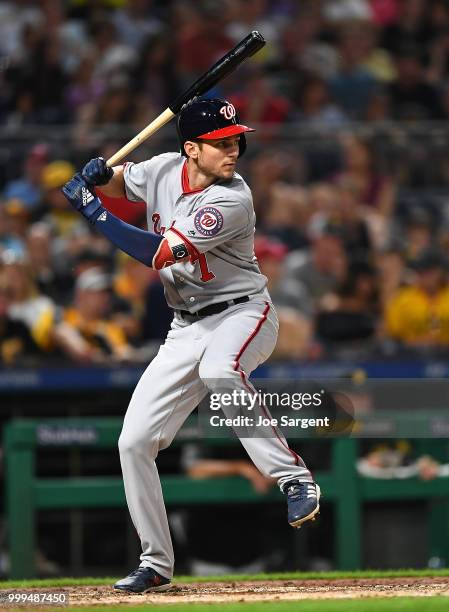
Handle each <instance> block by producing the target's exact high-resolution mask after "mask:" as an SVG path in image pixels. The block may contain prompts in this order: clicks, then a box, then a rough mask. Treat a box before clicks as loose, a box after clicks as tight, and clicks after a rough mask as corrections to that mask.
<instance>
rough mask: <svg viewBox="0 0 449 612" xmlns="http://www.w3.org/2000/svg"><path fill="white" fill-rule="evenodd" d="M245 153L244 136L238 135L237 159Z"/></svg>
mask: <svg viewBox="0 0 449 612" xmlns="http://www.w3.org/2000/svg"><path fill="white" fill-rule="evenodd" d="M245 151H246V136H245V134H240V139H239V157H242V155H243V154H244V153H245Z"/></svg>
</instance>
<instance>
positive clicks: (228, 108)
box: [220, 104, 236, 121]
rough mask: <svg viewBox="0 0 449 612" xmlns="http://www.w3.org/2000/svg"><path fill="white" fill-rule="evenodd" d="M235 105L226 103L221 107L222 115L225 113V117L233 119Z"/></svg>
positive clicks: (229, 119)
mask: <svg viewBox="0 0 449 612" xmlns="http://www.w3.org/2000/svg"><path fill="white" fill-rule="evenodd" d="M235 113H236V110H235V106H234V105H233V104H225V105H224V106H222V107H221V108H220V115H223V117H224V118H225V119H227V120H228V121H231V119H234V117H235Z"/></svg>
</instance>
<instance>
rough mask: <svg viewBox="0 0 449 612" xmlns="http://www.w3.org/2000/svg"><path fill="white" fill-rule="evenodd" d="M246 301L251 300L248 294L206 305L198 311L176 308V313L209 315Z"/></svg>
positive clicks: (183, 315)
mask: <svg viewBox="0 0 449 612" xmlns="http://www.w3.org/2000/svg"><path fill="white" fill-rule="evenodd" d="M245 302H249V297H248V296H247V295H245V296H243V297H239V298H235V300H229V301H228V302H219V303H218V304H211V305H210V306H206V307H205V308H201V309H200V310H198V311H197V312H189V311H188V310H175V312H176V314H178V315H180V316H181V317H186V316H190V317H194V318H201V317H209V316H210V315H215V314H219V313H220V312H223V310H226V308H229V307H230V306H234V305H235V304H244V303H245Z"/></svg>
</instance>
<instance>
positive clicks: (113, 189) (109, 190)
mask: <svg viewBox="0 0 449 612" xmlns="http://www.w3.org/2000/svg"><path fill="white" fill-rule="evenodd" d="M113 170H114V175H113V176H112V178H111V180H110V181H109V182H108V183H106V185H100V186H98V187H97V191H98V192H99V193H100V195H101V194H104V195H106V196H109V197H110V198H123V197H125V196H126V192H125V179H124V178H123V166H115V167H114V168H113Z"/></svg>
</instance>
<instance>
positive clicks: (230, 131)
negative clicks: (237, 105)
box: [197, 123, 256, 140]
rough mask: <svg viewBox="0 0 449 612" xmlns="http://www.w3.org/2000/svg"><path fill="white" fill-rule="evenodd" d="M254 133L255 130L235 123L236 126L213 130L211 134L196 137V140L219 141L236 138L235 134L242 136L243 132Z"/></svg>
mask: <svg viewBox="0 0 449 612" xmlns="http://www.w3.org/2000/svg"><path fill="white" fill-rule="evenodd" d="M255 131H256V130H254V129H253V128H250V127H248V126H246V125H241V124H238V123H237V124H236V125H228V126H227V127H224V128H221V129H219V130H214V131H213V132H206V134H201V136H197V138H200V139H201V140H219V139H220V138H228V137H229V136H236V135H237V134H243V133H244V132H255Z"/></svg>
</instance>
